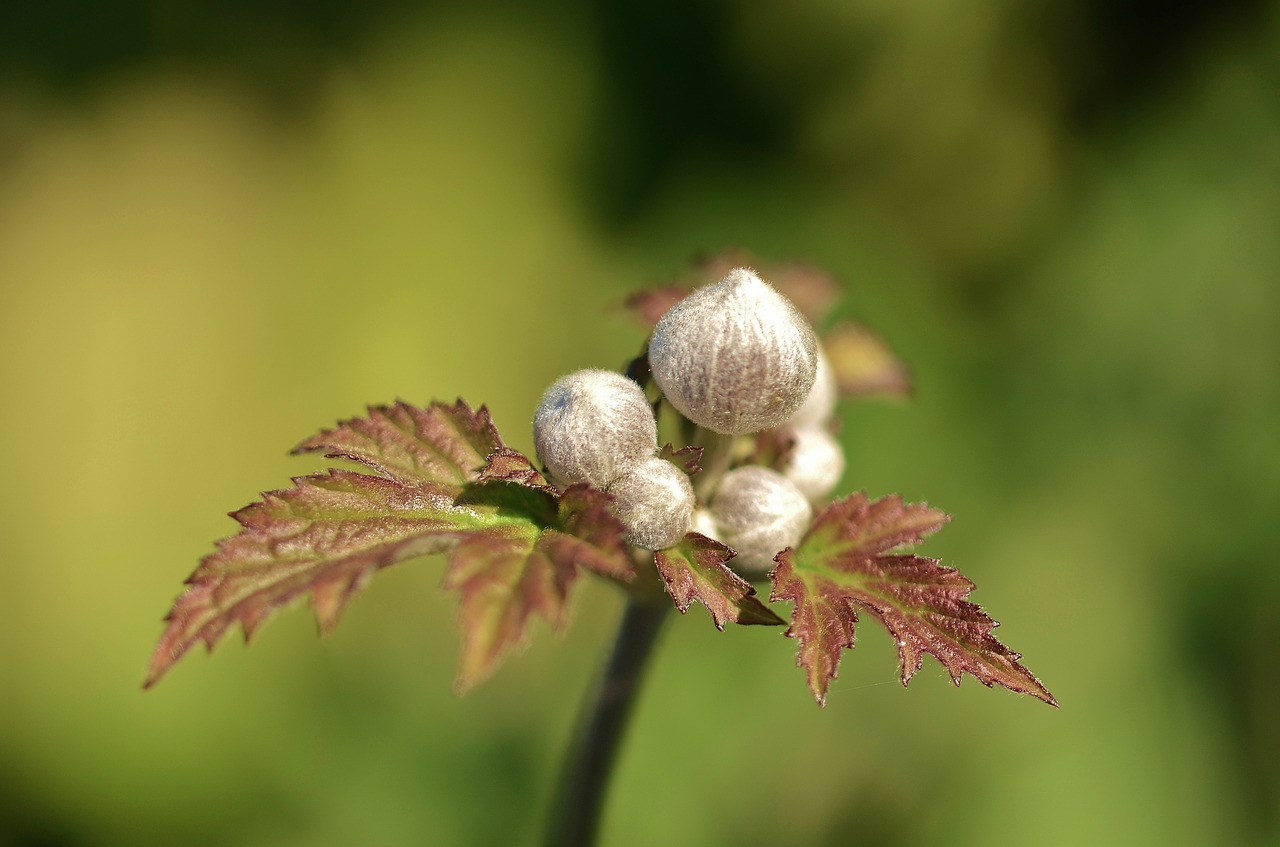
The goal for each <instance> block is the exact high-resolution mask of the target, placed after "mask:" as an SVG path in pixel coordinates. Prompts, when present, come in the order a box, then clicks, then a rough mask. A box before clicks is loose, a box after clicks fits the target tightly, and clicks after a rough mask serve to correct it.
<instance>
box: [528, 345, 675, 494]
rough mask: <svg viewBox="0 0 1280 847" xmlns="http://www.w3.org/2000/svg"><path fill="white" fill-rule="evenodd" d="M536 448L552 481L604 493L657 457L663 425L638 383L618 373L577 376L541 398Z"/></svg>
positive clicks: (536, 419) (535, 423)
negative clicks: (642, 462)
mask: <svg viewBox="0 0 1280 847" xmlns="http://www.w3.org/2000/svg"><path fill="white" fill-rule="evenodd" d="M533 444H534V448H535V449H536V450H537V451H538V458H539V459H540V460H541V461H542V463H543V464H544V465H545V466H546V468H547V472H548V474H550V477H551V481H552V482H554V483H556V484H557V485H568V484H570V483H574V482H588V483H591V484H592V485H594V486H595V487H597V488H605V487H607V486H608V485H609V483H611V482H613V481H614V480H615V479H616V478H617V477H618V475H619V474H621V473H622V472H624V471H626V470H628V469H630V468H632V467H634V466H635V465H636V464H637V463H638V462H640V460H642V459H645V458H648V457H649V456H652V455H653V453H654V451H655V450H657V449H658V425H657V422H656V421H655V420H654V418H653V407H651V406H650V405H649V401H648V399H646V398H645V396H644V391H643V390H641V388H640V386H639V385H637V384H636V382H635V381H634V380H631V379H628V378H627V377H625V376H623V375H622V374H619V373H614V372H613V371H604V370H583V371H576V372H574V373H571V374H569V375H567V376H562V377H560V379H558V380H556V381H555V382H554V383H552V385H551V387H550V388H548V389H547V392H546V393H545V394H543V395H542V402H541V403H539V404H538V411H537V412H535V413H534V416H533Z"/></svg>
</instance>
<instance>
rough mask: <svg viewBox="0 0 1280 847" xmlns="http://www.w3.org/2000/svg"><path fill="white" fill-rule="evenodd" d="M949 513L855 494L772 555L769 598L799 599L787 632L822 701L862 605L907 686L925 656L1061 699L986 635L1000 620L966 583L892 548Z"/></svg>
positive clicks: (989, 680)
mask: <svg viewBox="0 0 1280 847" xmlns="http://www.w3.org/2000/svg"><path fill="white" fill-rule="evenodd" d="M949 519H950V518H949V517H948V516H947V515H946V514H945V513H943V512H941V511H938V510H936V509H931V508H929V507H928V506H927V505H924V504H907V503H904V502H903V501H902V499H901V498H899V497H896V496H891V497H884V498H881V499H879V500H876V501H874V502H873V501H870V500H869V499H868V498H867V496H866V495H865V494H862V493H858V494H854V495H851V496H849V497H846V498H844V499H842V500H838V501H836V502H835V503H832V504H831V505H830V506H828V507H827V508H826V509H825V510H824V511H823V512H822V514H820V515H819V516H818V517H817V519H815V520H814V522H813V526H812V527H811V528H810V529H809V532H808V533H807V534H806V535H805V537H804V539H803V540H802V541H801V542H800V545H799V547H797V548H796V549H794V550H786V551H783V552H782V553H780V554H778V557H777V561H778V566H777V567H776V568H774V570H773V572H772V573H771V574H770V578H771V579H772V580H773V591H772V593H771V599H773V600H790V601H791V602H793V603H794V604H795V605H794V608H793V611H792V617H791V626H790V627H789V628H788V629H787V631H786V633H785V634H786V635H787V636H789V637H791V638H795V639H797V640H798V641H799V642H800V647H799V650H798V653H797V657H796V664H797V665H799V666H800V667H803V668H804V669H805V672H806V674H807V675H808V680H809V688H810V690H811V691H812V692H813V696H814V698H815V699H816V700H817V701H818V703H819V704H823V705H825V702H826V694H827V688H828V685H829V684H830V681H831V680H832V679H834V678H835V676H836V670H837V666H838V665H839V661H840V653H841V651H842V650H844V649H846V648H850V647H853V638H854V625H855V624H856V623H857V621H858V616H857V610H858V609H865V610H867V611H869V612H871V613H872V614H873V615H874V616H875V617H876V618H877V619H878V620H879V621H880V622H881V623H882V624H883V625H884V626H885V628H886V629H887V630H888V631H889V634H890V635H891V636H892V637H893V639H894V641H895V642H896V643H897V646H898V656H899V662H900V675H901V679H902V684H903V685H904V686H905V685H906V684H907V683H908V682H909V681H910V680H911V677H912V676H913V675H914V674H915V673H916V671H918V670H919V669H920V666H921V661H922V656H923V654H924V653H928V654H929V655H931V656H933V657H934V658H936V659H937V660H938V661H939V662H940V663H941V664H942V666H943V667H944V668H946V670H947V673H948V674H950V676H951V679H952V681H953V682H954V683H955V684H956V685H959V684H960V678H961V676H962V675H963V674H965V673H968V674H970V675H972V676H973V677H974V678H976V679H977V680H978V681H979V682H981V683H982V684H983V685H986V686H987V687H990V686H992V685H994V684H999V685H1002V686H1004V687H1005V688H1008V689H1010V690H1011V691H1016V692H1019V693H1023V694H1030V695H1032V696H1033V697H1037V698H1039V699H1040V700H1043V701H1044V702H1046V703H1048V704H1049V705H1051V706H1056V705H1057V702H1056V701H1055V700H1054V699H1053V695H1051V694H1050V693H1049V691H1048V690H1047V689H1046V688H1045V687H1044V686H1043V685H1042V684H1041V683H1040V680H1038V679H1036V678H1035V676H1033V675H1032V674H1031V672H1030V671H1028V670H1027V669H1026V668H1025V667H1023V666H1022V665H1021V664H1020V663H1019V662H1018V659H1020V658H1021V657H1020V656H1019V655H1018V654H1017V653H1015V652H1013V651H1012V650H1009V649H1008V648H1007V647H1005V646H1004V645H1003V644H1001V643H1000V642H999V641H997V640H996V639H995V638H993V637H992V636H991V630H992V629H993V628H995V626H996V622H995V621H993V620H992V619H991V618H990V617H988V616H987V614H986V613H985V612H984V611H983V610H982V609H981V608H980V607H979V606H977V605H976V604H974V603H971V602H969V601H968V600H966V599H965V598H966V597H967V596H968V595H969V592H970V591H972V590H973V587H974V586H973V583H972V582H970V581H969V580H968V579H966V578H965V577H964V576H962V575H961V574H960V573H959V571H957V570H955V569H954V568H948V567H943V566H942V565H940V564H939V563H938V561H937V560H935V559H927V558H923V557H921V556H916V555H912V554H907V553H891V552H889V551H892V550H894V549H896V548H899V547H902V546H904V545H909V544H916V543H918V542H919V541H920V540H922V539H923V538H924V537H925V536H927V535H929V534H931V533H933V532H936V531H937V530H938V529H940V528H941V527H942V526H943V524H945V523H946V522H947V521H948V520H949Z"/></svg>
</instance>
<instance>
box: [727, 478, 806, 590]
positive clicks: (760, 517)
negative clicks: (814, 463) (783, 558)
mask: <svg viewBox="0 0 1280 847" xmlns="http://www.w3.org/2000/svg"><path fill="white" fill-rule="evenodd" d="M711 516H712V517H713V518H714V519H715V524H716V527H717V528H718V529H719V530H720V533H719V535H718V536H717V539H718V540H719V541H723V542H724V543H725V544H727V545H729V546H730V547H732V548H733V549H734V550H736V551H737V553H738V555H737V556H736V557H735V558H733V559H732V560H730V562H729V566H730V567H732V568H733V569H734V570H736V571H737V572H738V573H740V574H742V575H743V576H747V577H757V576H763V575H764V574H765V573H767V572H768V571H769V570H770V569H771V568H773V564H774V562H773V557H774V556H776V555H777V554H778V552H779V551H781V550H783V549H785V548H787V547H794V546H795V545H796V544H798V543H799V542H800V539H801V538H802V537H803V536H804V533H805V530H806V529H808V527H809V520H810V519H811V518H812V517H813V509H811V508H810V506H809V501H808V500H807V499H805V496H804V494H802V493H801V492H800V489H798V488H796V486H795V485H794V484H793V483H792V482H791V480H789V479H787V478H786V477H785V476H783V475H782V474H780V473H778V472H777V471H775V470H770V469H769V468H763V467H760V466H758V465H747V466H745V467H741V468H737V469H735V470H732V471H729V472H728V473H727V474H725V475H724V478H723V479H721V480H720V486H719V488H717V489H716V493H715V495H714V496H713V497H712V499H711Z"/></svg>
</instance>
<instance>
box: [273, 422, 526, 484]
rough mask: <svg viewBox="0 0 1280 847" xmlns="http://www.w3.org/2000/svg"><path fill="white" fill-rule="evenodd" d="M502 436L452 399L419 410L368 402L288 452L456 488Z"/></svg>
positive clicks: (499, 444)
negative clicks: (365, 410) (362, 411)
mask: <svg viewBox="0 0 1280 847" xmlns="http://www.w3.org/2000/svg"><path fill="white" fill-rule="evenodd" d="M502 447H503V444H502V439H501V438H499V437H498V430H497V429H496V428H495V427H494V425H493V421H492V420H491V419H490V417H489V411H488V409H486V408H485V407H484V406H481V407H480V408H479V409H477V410H474V411H473V410H472V409H471V408H470V407H469V406H468V405H467V404H466V403H465V402H463V401H462V400H458V401H457V402H456V403H454V404H453V405H452V406H450V405H447V404H445V403H438V402H437V403H432V404H431V405H429V406H428V407H427V408H425V409H421V408H418V407H416V406H413V405H410V404H409V403H406V402H404V401H403V400H400V401H397V402H396V403H394V404H393V405H390V406H370V407H369V414H368V416H367V417H363V418H352V419H351V420H347V421H343V422H341V423H340V424H338V426H336V427H334V428H333V429H326V430H323V431H322V432H320V433H318V434H316V435H313V436H312V437H311V438H308V439H307V440H306V441H304V442H302V443H301V444H299V445H298V446H297V447H295V448H293V450H292V452H293V453H295V454H298V453H314V452H321V451H323V452H324V454H325V456H326V457H327V458H330V459H347V460H350V461H354V462H359V463H361V464H363V465H367V466H368V467H371V468H373V469H374V470H376V471H378V472H379V473H381V474H384V475H386V476H389V477H391V478H393V479H398V480H400V481H401V482H406V483H418V482H435V483H440V484H444V485H448V486H451V487H453V488H454V489H460V488H461V487H462V486H463V485H466V484H467V483H468V482H474V481H475V480H476V479H477V478H478V477H479V473H480V469H481V468H482V467H484V464H485V461H486V459H487V458H488V457H489V455H490V454H491V453H493V451H495V450H497V449H499V448H502Z"/></svg>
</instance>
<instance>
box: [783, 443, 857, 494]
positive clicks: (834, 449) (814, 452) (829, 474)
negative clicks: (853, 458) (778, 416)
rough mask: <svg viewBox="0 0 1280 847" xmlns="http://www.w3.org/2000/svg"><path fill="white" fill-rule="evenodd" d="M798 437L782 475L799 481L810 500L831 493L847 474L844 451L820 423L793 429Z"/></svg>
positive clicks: (797, 483)
mask: <svg viewBox="0 0 1280 847" xmlns="http://www.w3.org/2000/svg"><path fill="white" fill-rule="evenodd" d="M790 434H791V436H792V437H793V438H794V439H795V441H794V442H793V444H792V447H791V452H790V453H789V454H788V455H787V460H786V463H785V464H784V465H783V467H782V475H783V476H785V477H786V478H787V479H789V480H791V481H792V482H793V483H795V486H796V488H799V489H800V491H801V493H803V494H804V496H805V497H807V498H809V502H810V503H814V502H817V501H818V500H821V499H822V498H824V497H826V496H827V495H828V494H830V493H831V490H832V489H833V488H835V487H836V483H837V482H839V481H840V475H841V474H843V473H844V450H843V449H841V447H840V442H839V441H836V439H835V436H834V435H832V434H831V433H830V432H828V431H827V430H825V429H823V428H822V427H818V426H807V427H800V428H798V429H795V430H792V431H791V433H790Z"/></svg>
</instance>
